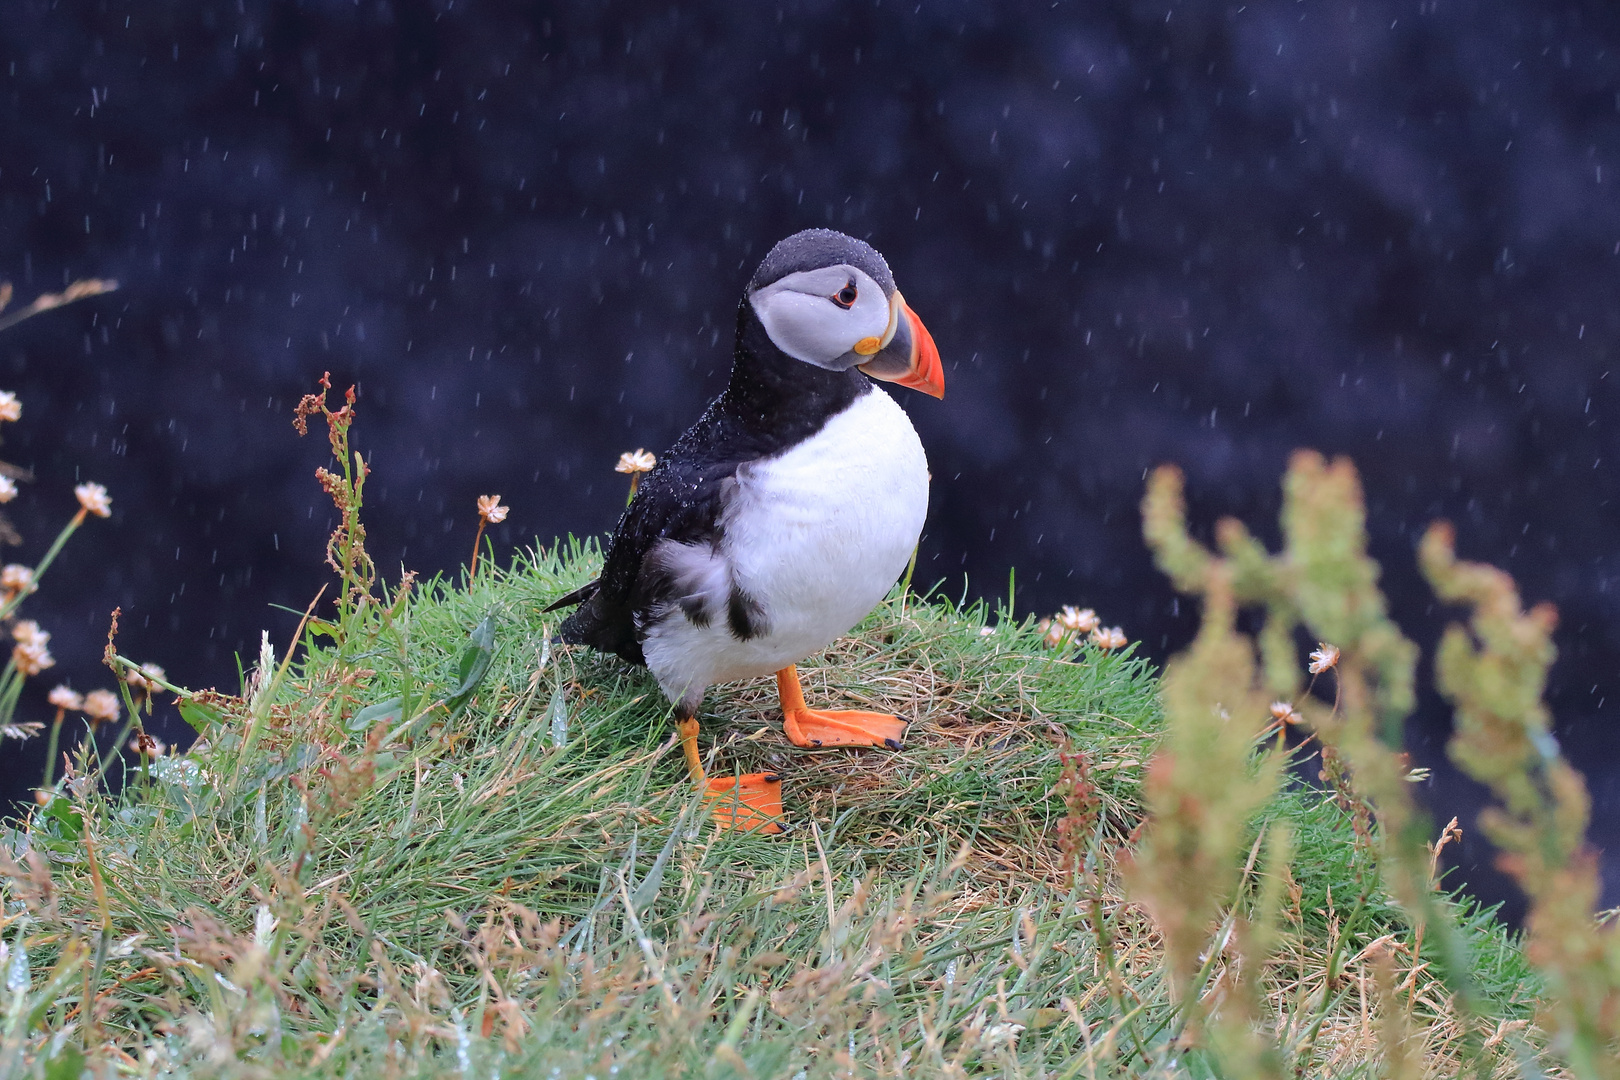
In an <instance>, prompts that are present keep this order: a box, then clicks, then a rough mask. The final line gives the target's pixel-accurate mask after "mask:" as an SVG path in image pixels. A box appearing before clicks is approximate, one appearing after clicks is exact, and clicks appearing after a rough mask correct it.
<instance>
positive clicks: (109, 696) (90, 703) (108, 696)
mask: <svg viewBox="0 0 1620 1080" xmlns="http://www.w3.org/2000/svg"><path fill="white" fill-rule="evenodd" d="M121 711H122V710H121V709H119V707H118V695H116V694H114V693H113V692H112V691H111V690H92V691H90V692H89V693H88V694H86V695H84V715H86V716H88V717H89V718H90V722H91V723H92V724H103V723H111V722H112V721H114V720H117V719H118V716H119V713H120V712H121Z"/></svg>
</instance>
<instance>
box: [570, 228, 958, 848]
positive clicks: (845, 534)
mask: <svg viewBox="0 0 1620 1080" xmlns="http://www.w3.org/2000/svg"><path fill="white" fill-rule="evenodd" d="M873 380H879V381H882V382H888V383H894V384H896V385H898V386H904V387H908V388H910V389H913V390H918V391H921V392H922V393H925V394H929V395H931V396H933V397H935V398H943V397H944V394H945V383H944V375H943V372H942V371H941V368H940V359H939V351H938V349H937V348H936V347H935V345H934V339H933V337H932V336H931V335H930V334H929V332H928V330H927V329H926V328H925V327H924V326H923V323H922V320H921V319H919V318H918V317H917V315H916V314H915V313H914V312H913V311H912V310H911V308H910V307H909V306H908V305H907V303H906V301H905V299H904V298H903V297H902V296H901V295H900V290H899V289H897V288H895V283H894V275H893V274H892V273H890V271H889V266H888V263H886V262H885V261H884V259H883V256H882V255H880V254H878V252H877V251H876V250H874V249H873V248H872V246H871V245H870V244H867V243H865V242H864V241H861V240H857V239H856V238H854V237H852V236H846V235H845V234H843V233H840V232H835V231H833V230H831V229H807V230H805V231H803V232H798V233H795V234H793V235H792V236H789V237H787V238H786V239H785V240H782V241H781V242H780V243H778V244H777V245H776V246H775V247H773V248H772V249H771V250H770V252H769V253H768V254H767V255H766V256H765V258H764V260H763V261H762V262H761V263H760V264H759V269H758V270H756V271H755V272H754V275H753V277H752V278H751V279H750V280H749V281H748V283H747V285H746V287H745V288H744V291H743V297H742V301H741V303H740V304H739V305H738V307H737V331H736V337H735V339H734V345H733V350H732V365H731V374H730V377H729V379H728V381H727V383H726V387H725V389H724V390H723V391H721V393H720V396H719V397H717V398H715V399H714V401H713V402H711V403H710V404H709V406H708V408H707V409H706V410H705V411H704V412H703V414H702V415H701V416H700V417H699V418H698V420H697V422H696V423H695V424H693V425H692V427H691V428H690V429H688V430H687V432H686V433H685V434H684V435H682V436H681V437H680V438H679V439H678V440H677V441H676V442H675V444H674V445H673V446H671V447H670V448H669V450H668V451H666V452H665V453H664V454H663V455H662V456H661V457H660V458H659V459H658V463H657V465H656V466H655V467H654V468H653V470H652V471H651V472H650V473H648V474H647V475H646V476H645V477H644V478H643V479H642V481H641V483H640V484H639V485H638V488H637V491H636V495H635V497H634V499H632V500H631V502H630V504H629V506H628V507H626V509H625V511H624V513H623V515H622V516H621V517H620V519H619V522H618V525H617V526H616V528H615V529H614V531H613V534H612V536H611V538H610V539H609V540H608V543H607V549H606V554H605V557H604V560H603V564H602V571H601V574H600V575H599V576H598V577H597V578H596V579H595V580H593V581H591V582H589V583H588V584H586V585H584V586H583V587H581V588H579V589H576V590H574V591H573V592H570V593H569V594H568V595H566V596H564V597H562V598H561V599H559V600H557V601H556V602H555V603H553V604H551V605H550V606H549V607H547V608H546V609H545V610H546V611H548V612H549V611H557V610H560V609H563V608H567V607H576V605H577V607H576V610H575V611H573V613H572V614H570V615H569V616H568V617H567V618H566V619H565V620H564V621H563V624H562V626H561V628H560V630H559V632H558V634H559V636H560V637H561V639H562V640H563V641H564V642H567V643H570V644H575V645H587V646H590V647H592V648H594V649H597V650H599V651H602V652H606V653H613V654H616V655H618V656H620V657H622V658H624V659H625V660H627V661H629V662H631V663H632V664H638V665H645V666H646V667H647V668H648V669H650V671H651V672H652V675H653V677H654V679H656V680H657V682H658V686H659V688H660V689H661V690H662V691H663V693H664V695H665V696H666V697H667V698H668V699H669V701H670V702H671V704H672V706H673V712H674V716H675V720H676V727H677V730H678V732H679V737H680V742H681V747H682V751H683V753H684V756H685V759H686V767H687V770H688V772H689V773H690V775H691V778H692V781H693V782H694V784H696V785H697V787H698V789H699V791H700V792H701V793H702V794H703V796H704V797H705V798H706V799H709V800H711V801H713V802H714V804H715V820H716V821H717V822H719V823H720V825H721V826H722V827H724V828H735V829H740V830H745V831H763V832H780V831H781V819H782V785H781V778H780V777H779V776H777V775H775V774H773V773H749V774H745V775H742V776H736V777H727V778H715V779H710V778H709V777H707V776H706V775H705V773H704V769H703V762H702V759H701V757H700V756H699V754H698V747H697V737H698V721H697V715H698V708H699V706H700V705H701V704H702V701H703V697H704V694H705V693H706V692H707V691H708V688H709V687H710V686H713V685H715V684H716V683H726V682H733V681H736V680H742V679H754V678H763V677H764V676H767V675H774V676H775V677H776V685H777V691H778V693H779V695H780V699H781V706H782V727H783V731H784V734H786V736H787V738H788V740H789V741H790V742H792V743H793V744H794V745H795V746H799V747H806V748H809V747H835V746H837V747H888V748H890V749H893V750H898V749H900V747H901V744H902V742H903V740H904V738H905V732H906V726H907V725H906V721H904V720H902V719H900V718H899V717H897V716H893V715H890V714H887V713H877V712H868V711H863V710H851V709H812V708H810V707H809V706H808V705H807V704H806V703H805V699H804V694H803V691H802V689H801V687H800V684H799V675H798V669H797V666H796V665H797V664H798V663H799V661H801V660H803V659H805V658H806V657H808V656H812V655H814V654H816V653H818V652H820V651H821V650H823V649H825V648H826V647H827V646H828V645H830V644H832V643H833V642H834V641H835V640H837V639H838V638H839V637H841V636H843V635H844V634H846V633H848V632H849V630H850V629H851V628H853V627H854V626H855V624H856V623H858V622H860V621H861V619H862V618H864V617H865V616H866V615H867V613H869V612H870V611H871V610H872V609H873V608H875V607H876V606H877V605H878V603H879V602H881V601H882V600H883V598H884V597H885V596H887V595H888V593H889V590H890V589H891V588H892V587H893V586H894V583H895V581H896V580H898V579H899V577H900V575H901V573H902V572H904V570H905V568H906V566H907V565H908V563H909V562H910V560H911V557H912V555H913V553H914V552H915V550H916V546H917V540H918V537H919V536H920V535H921V533H922V527H923V521H924V519H925V518H926V516H927V513H928V486H929V473H928V460H927V458H926V457H925V456H924V454H923V448H922V442H921V440H919V439H918V437H917V432H916V430H915V429H914V428H913V427H912V425H911V421H910V420H909V419H908V418H907V416H906V414H905V412H904V411H902V410H901V408H900V406H899V405H897V404H896V403H895V401H894V399H893V398H891V397H890V396H889V395H888V394H887V393H885V392H884V391H883V390H882V389H880V388H879V387H878V386H877V385H875V383H874V382H873Z"/></svg>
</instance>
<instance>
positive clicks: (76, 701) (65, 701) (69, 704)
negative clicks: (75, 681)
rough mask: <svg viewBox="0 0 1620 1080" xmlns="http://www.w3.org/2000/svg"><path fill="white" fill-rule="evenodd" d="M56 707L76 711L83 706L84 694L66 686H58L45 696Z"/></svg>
mask: <svg viewBox="0 0 1620 1080" xmlns="http://www.w3.org/2000/svg"><path fill="white" fill-rule="evenodd" d="M45 700H46V701H48V702H50V703H51V704H52V705H55V706H56V707H57V708H58V709H68V710H71V711H73V712H78V711H80V710H81V709H83V708H84V696H83V695H81V694H79V693H77V692H76V691H73V690H70V689H69V688H68V687H66V686H58V687H57V688H56V689H55V690H52V691H51V692H50V694H49V695H48V696H47V697H46V698H45Z"/></svg>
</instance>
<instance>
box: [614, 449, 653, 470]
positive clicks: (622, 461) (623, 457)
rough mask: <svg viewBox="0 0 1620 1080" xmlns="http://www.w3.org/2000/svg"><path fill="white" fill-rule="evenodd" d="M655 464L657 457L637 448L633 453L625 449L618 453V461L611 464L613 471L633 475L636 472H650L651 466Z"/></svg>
mask: <svg viewBox="0 0 1620 1080" xmlns="http://www.w3.org/2000/svg"><path fill="white" fill-rule="evenodd" d="M657 464H658V459H657V458H655V457H653V455H652V454H650V453H648V452H647V451H646V450H637V451H635V452H634V453H631V452H630V451H629V450H626V451H625V452H624V453H622V454H620V455H619V463H618V464H617V465H615V466H613V471H614V472H622V473H629V474H630V475H632V476H634V475H635V474H637V473H644V472H652V470H653V466H654V465H657Z"/></svg>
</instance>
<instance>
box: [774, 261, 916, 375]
mask: <svg viewBox="0 0 1620 1080" xmlns="http://www.w3.org/2000/svg"><path fill="white" fill-rule="evenodd" d="M852 281H853V282H854V283H855V290H856V297H855V303H854V304H852V305H851V306H850V307H848V308H844V307H840V306H839V305H838V304H835V303H833V301H832V299H831V298H832V297H833V296H835V295H837V293H838V291H839V290H840V289H842V288H844V286H846V285H848V284H849V283H850V282H852ZM749 303H751V304H752V305H753V307H754V314H755V315H757V316H759V321H760V323H761V325H763V326H764V327H765V333H766V334H768V335H770V339H771V340H772V341H774V342H775V343H776V347H777V348H779V349H781V350H782V351H783V352H785V353H787V354H788V355H789V356H791V357H793V358H794V359H795V360H802V361H804V362H805V363H807V364H815V365H816V366H817V367H824V368H829V369H831V370H834V371H837V370H842V369H843V368H845V367H847V366H849V365H848V364H840V363H838V361H839V360H840V358H842V357H844V356H845V355H847V354H848V353H849V352H850V351H851V350H853V349H854V348H855V343H856V342H858V341H860V340H861V339H863V338H868V337H874V338H881V337H882V336H883V333H884V331H885V330H887V329H888V325H889V301H888V298H887V297H885V296H884V295H883V289H882V288H881V287H880V286H879V285H878V283H877V282H875V281H873V280H872V279H871V278H870V277H869V276H867V275H866V274H865V273H864V272H863V271H861V270H857V269H856V268H855V267H853V266H829V267H826V268H825V269H821V270H803V271H800V272H799V273H796V274H789V275H788V276H787V277H785V278H783V279H782V280H781V281H777V282H773V283H772V284H770V285H767V286H766V287H765V288H763V289H760V290H759V291H758V292H756V293H754V295H753V296H752V297H750V298H749Z"/></svg>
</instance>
